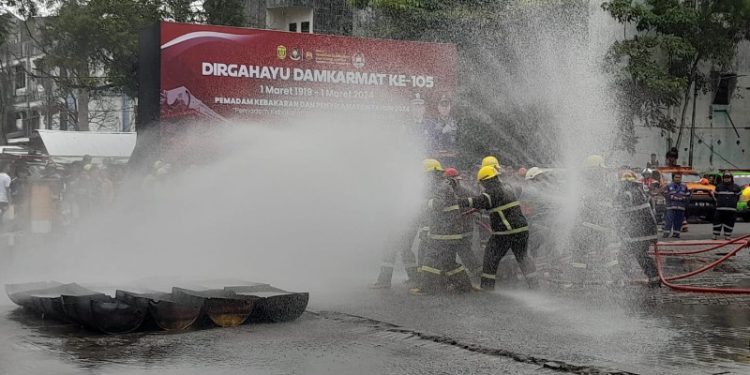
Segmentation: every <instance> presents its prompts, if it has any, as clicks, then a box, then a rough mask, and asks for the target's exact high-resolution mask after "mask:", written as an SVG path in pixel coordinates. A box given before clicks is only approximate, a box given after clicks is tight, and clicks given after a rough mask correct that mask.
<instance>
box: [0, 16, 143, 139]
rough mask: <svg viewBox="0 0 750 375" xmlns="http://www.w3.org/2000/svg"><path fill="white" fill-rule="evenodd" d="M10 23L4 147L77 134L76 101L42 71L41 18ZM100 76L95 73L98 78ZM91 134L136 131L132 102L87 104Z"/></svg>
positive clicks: (0, 59) (1, 101) (116, 99)
mask: <svg viewBox="0 0 750 375" xmlns="http://www.w3.org/2000/svg"><path fill="white" fill-rule="evenodd" d="M6 17H11V18H10V23H11V26H12V27H11V32H10V33H9V35H8V38H7V42H6V43H4V44H2V45H0V131H1V132H2V138H1V140H2V141H3V142H4V143H24V142H27V141H28V139H29V138H30V137H31V136H32V135H33V133H34V131H35V130H37V129H53V130H78V129H79V126H78V117H77V112H78V111H77V105H78V102H80V100H77V96H76V95H68V96H67V97H66V96H65V95H63V94H62V93H61V92H60V90H58V88H57V86H56V84H55V80H54V78H52V77H50V75H55V74H58V72H57V71H54V70H53V71H47V70H46V69H43V67H42V64H43V58H44V53H43V51H42V49H41V48H40V46H39V43H38V41H39V40H40V35H39V34H40V27H41V26H43V24H44V22H45V19H44V18H43V17H36V18H31V19H29V20H26V21H24V20H21V19H18V18H15V17H12V16H8V15H6ZM94 74H96V72H94ZM87 108H88V112H87V123H88V125H89V129H90V130H92V131H97V130H102V131H130V130H132V129H134V118H135V116H134V115H133V111H134V101H133V100H132V99H130V98H127V97H125V96H123V95H120V94H114V93H113V94H97V95H96V96H95V97H91V98H90V100H89V101H88V104H87Z"/></svg>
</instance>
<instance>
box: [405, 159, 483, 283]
mask: <svg viewBox="0 0 750 375" xmlns="http://www.w3.org/2000/svg"><path fill="white" fill-rule="evenodd" d="M424 165H425V170H426V171H427V172H428V173H429V178H430V179H431V181H430V187H431V188H432V191H431V194H430V199H429V200H428V201H427V205H426V206H427V207H426V213H427V217H428V222H429V232H428V233H427V236H426V239H427V241H428V246H426V247H425V248H424V259H423V260H422V264H421V265H420V267H419V268H420V271H421V275H420V278H419V285H420V286H419V288H413V289H411V290H409V292H410V293H411V294H414V295H424V294H434V293H437V292H441V291H445V290H447V288H448V287H449V286H450V287H451V288H452V289H453V290H454V291H457V292H469V291H471V289H472V287H471V281H470V280H469V274H468V273H467V272H466V267H464V266H462V265H460V264H458V263H456V255H457V253H458V252H459V249H460V248H461V247H462V246H465V244H466V243H467V241H466V239H467V238H469V236H470V235H471V233H470V232H467V231H466V227H465V224H464V218H463V217H462V216H463V215H462V213H461V207H459V205H458V202H457V200H458V197H457V196H456V193H455V191H454V190H453V187H452V186H451V185H450V183H449V182H448V181H446V179H445V177H444V176H443V173H442V172H443V171H442V167H441V166H439V165H440V164H439V163H437V161H436V160H434V159H427V160H425V162H424ZM429 166H432V167H431V170H428V169H430V167H429Z"/></svg>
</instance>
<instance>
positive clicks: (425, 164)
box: [422, 159, 443, 172]
mask: <svg viewBox="0 0 750 375" xmlns="http://www.w3.org/2000/svg"><path fill="white" fill-rule="evenodd" d="M422 168H424V171H425V172H435V171H437V172H442V171H443V166H442V165H441V164H440V162H439V161H437V160H435V159H424V160H422Z"/></svg>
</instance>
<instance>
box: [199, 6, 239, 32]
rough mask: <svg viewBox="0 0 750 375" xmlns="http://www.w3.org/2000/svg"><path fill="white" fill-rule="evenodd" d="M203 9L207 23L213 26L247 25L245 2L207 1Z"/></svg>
mask: <svg viewBox="0 0 750 375" xmlns="http://www.w3.org/2000/svg"><path fill="white" fill-rule="evenodd" d="M203 9H204V10H205V11H206V22H207V23H209V24H211V25H226V26H244V25H245V15H244V11H243V10H244V9H245V2H244V1H243V0H206V1H204V2H203Z"/></svg>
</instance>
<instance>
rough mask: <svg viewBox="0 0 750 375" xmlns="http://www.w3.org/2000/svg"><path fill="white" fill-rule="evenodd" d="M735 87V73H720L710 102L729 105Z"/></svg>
mask: <svg viewBox="0 0 750 375" xmlns="http://www.w3.org/2000/svg"><path fill="white" fill-rule="evenodd" d="M736 87H737V75H736V74H722V75H720V76H719V85H718V87H717V88H716V95H715V96H714V101H713V103H712V104H715V105H716V104H718V105H729V102H730V100H731V99H732V94H733V93H734V90H735V88H736Z"/></svg>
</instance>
